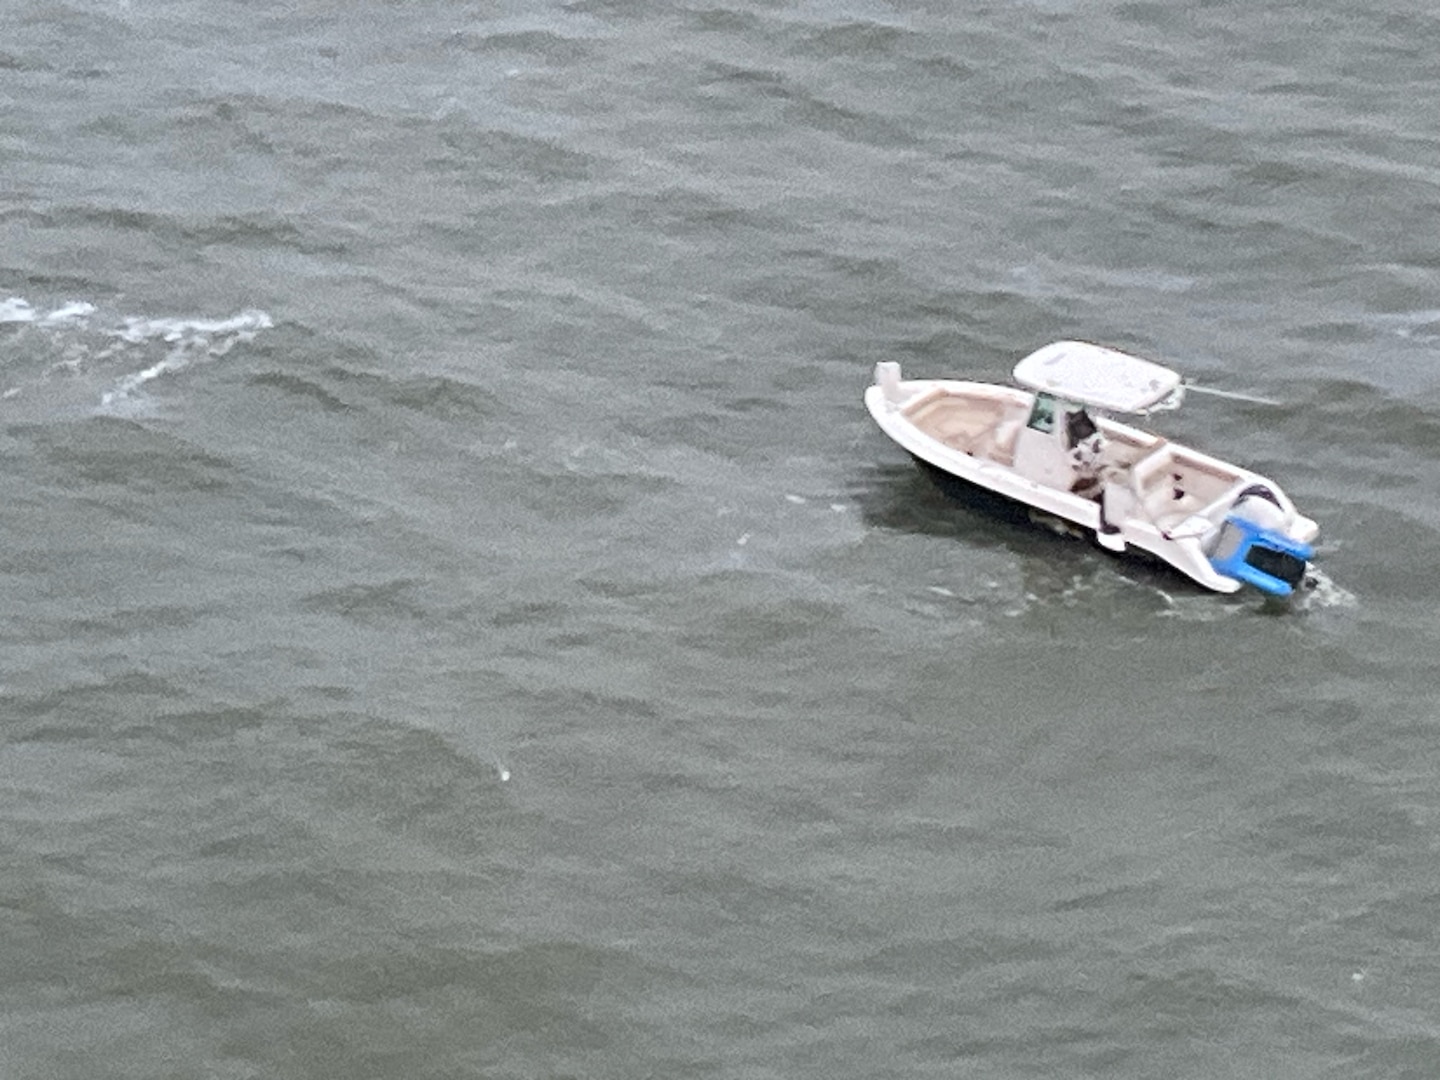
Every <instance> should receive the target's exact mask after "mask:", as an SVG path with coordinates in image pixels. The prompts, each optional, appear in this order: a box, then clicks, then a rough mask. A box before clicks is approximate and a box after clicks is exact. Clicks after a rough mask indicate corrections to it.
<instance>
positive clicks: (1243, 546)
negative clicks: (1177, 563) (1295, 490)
mask: <svg viewBox="0 0 1440 1080" xmlns="http://www.w3.org/2000/svg"><path fill="white" fill-rule="evenodd" d="M1314 554H1315V549H1314V548H1313V547H1311V546H1310V545H1309V544H1306V543H1303V542H1301V541H1299V540H1294V539H1292V538H1291V537H1290V536H1288V535H1287V534H1286V532H1285V512H1284V511H1283V510H1281V509H1280V507H1279V506H1278V505H1277V503H1276V502H1275V497H1274V496H1273V495H1272V494H1271V493H1270V492H1269V490H1267V489H1266V488H1264V487H1263V486H1260V485H1257V486H1255V487H1252V488H1247V489H1246V490H1245V491H1243V492H1241V494H1240V498H1238V499H1236V500H1235V505H1234V506H1232V507H1231V508H1230V512H1229V513H1228V514H1227V515H1226V516H1225V522H1224V524H1222V525H1221V526H1220V531H1219V532H1218V533H1217V534H1216V537H1215V542H1214V546H1213V547H1212V548H1211V550H1210V556H1209V557H1210V565H1211V566H1213V567H1214V568H1215V570H1216V572H1217V573H1220V574H1224V575H1225V576H1226V577H1231V578H1234V579H1235V580H1236V581H1243V582H1245V583H1246V584H1248V585H1254V586H1255V587H1256V588H1257V589H1259V590H1260V591H1261V592H1265V593H1269V594H1270V595H1271V596H1289V595H1291V594H1292V593H1293V592H1294V591H1295V589H1296V588H1297V587H1298V586H1299V585H1300V583H1301V582H1302V581H1304V580H1305V570H1306V567H1307V565H1308V563H1309V560H1310V558H1311V556H1313V555H1314Z"/></svg>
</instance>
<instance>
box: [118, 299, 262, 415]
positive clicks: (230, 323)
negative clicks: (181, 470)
mask: <svg viewBox="0 0 1440 1080" xmlns="http://www.w3.org/2000/svg"><path fill="white" fill-rule="evenodd" d="M274 325H275V324H274V322H273V321H272V320H271V318H270V316H269V315H267V314H266V313H265V312H263V311H256V310H247V311H242V312H240V313H239V314H238V315H233V316H231V317H230V318H227V319H174V318H148V317H142V316H131V317H129V318H127V319H125V320H124V322H123V324H122V326H121V327H120V328H119V329H118V330H112V331H110V334H111V336H112V337H114V338H116V339H118V341H120V342H123V343H124V344H125V345H144V344H146V343H148V342H152V341H163V342H165V343H166V344H168V345H169V346H170V351H169V352H167V353H166V354H165V356H164V357H163V358H161V359H160V360H158V361H156V362H155V363H153V364H151V365H150V366H149V367H146V368H143V369H142V370H140V371H136V372H133V373H131V374H129V375H126V376H124V377H123V378H121V379H120V380H119V381H118V382H116V384H115V385H114V387H112V388H111V389H110V390H108V391H106V392H105V393H104V394H103V395H101V398H100V405H101V408H104V409H112V408H115V407H116V406H119V405H121V404H122V403H124V402H125V401H127V400H128V399H129V398H131V397H132V396H133V395H134V394H135V393H136V391H138V390H140V389H141V388H142V387H144V386H145V384H147V383H149V382H152V381H153V380H155V379H158V378H160V377H161V376H162V375H169V374H173V373H175V372H178V371H183V370H184V369H185V368H187V367H189V366H190V365H191V364H193V363H194V362H195V361H197V360H199V359H206V358H208V359H216V358H219V357H222V356H224V355H225V354H226V353H228V352H229V351H230V350H231V349H233V348H234V347H235V346H236V345H238V344H241V343H244V342H249V341H253V340H254V338H255V335H256V334H258V333H259V332H260V331H262V330H268V329H270V328H271V327H273V326H274ZM115 351H116V350H115V349H113V348H112V349H109V350H106V353H105V354H104V355H110V354H112V353H113V352H115Z"/></svg>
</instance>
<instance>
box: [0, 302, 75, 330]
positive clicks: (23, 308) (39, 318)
mask: <svg viewBox="0 0 1440 1080" xmlns="http://www.w3.org/2000/svg"><path fill="white" fill-rule="evenodd" d="M94 311H95V305H93V304H87V303H84V302H83V301H74V302H72V303H69V304H63V305H61V306H60V307H58V308H56V309H55V310H54V311H36V310H35V308H34V307H33V306H32V305H31V304H30V302H29V301H28V300H24V299H22V298H21V297H18V296H12V297H10V298H9V299H7V300H0V324H4V323H12V324H35V325H39V326H72V325H75V324H78V323H83V322H84V321H85V320H86V319H87V318H89V316H90V315H92V314H93V313H94Z"/></svg>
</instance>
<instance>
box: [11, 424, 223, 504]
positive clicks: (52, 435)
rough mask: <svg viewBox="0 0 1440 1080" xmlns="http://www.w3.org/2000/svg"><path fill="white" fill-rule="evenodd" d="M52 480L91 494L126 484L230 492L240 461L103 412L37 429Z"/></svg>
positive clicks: (171, 491)
mask: <svg viewBox="0 0 1440 1080" xmlns="http://www.w3.org/2000/svg"><path fill="white" fill-rule="evenodd" d="M31 434H32V437H33V439H34V442H35V447H36V449H37V451H38V452H39V456H40V458H41V460H43V461H44V462H45V463H46V465H47V466H48V467H49V471H50V476H49V480H50V482H51V483H53V484H55V485H56V486H57V487H59V488H61V489H64V490H67V491H72V492H77V493H82V492H83V493H84V494H85V495H86V497H87V498H95V497H97V496H100V497H102V498H103V497H104V495H101V493H100V491H97V488H98V489H101V491H104V492H105V494H106V495H108V494H112V493H113V489H120V490H123V491H125V492H128V493H130V494H132V495H155V494H161V493H163V494H165V495H166V496H167V497H170V498H175V497H179V496H182V495H185V494H196V495H215V494H221V493H230V492H232V490H233V489H234V487H235V484H236V483H237V481H238V473H237V471H236V468H235V466H234V465H233V464H232V463H231V462H230V461H228V460H226V459H225V458H223V457H221V456H219V455H217V454H213V453H210V452H209V451H206V450H203V449H201V448H200V447H199V446H198V445H197V444H196V443H194V442H192V441H190V440H188V439H184V438H182V437H180V436H178V435H175V434H171V433H168V432H164V431H158V430H154V429H151V428H147V427H144V426H142V425H140V424H136V423H133V422H131V421H128V420H121V419H118V418H113V417H106V416H97V417H92V418H90V419H87V420H84V421H82V422H79V423H73V424H66V425H63V426H58V427H42V428H34V429H31Z"/></svg>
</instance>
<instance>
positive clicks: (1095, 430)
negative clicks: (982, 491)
mask: <svg viewBox="0 0 1440 1080" xmlns="http://www.w3.org/2000/svg"><path fill="white" fill-rule="evenodd" d="M1014 379H1015V382H1016V383H1018V384H1019V387H1023V389H1021V388H1017V387H1010V386H1000V385H997V384H994V383H983V382H968V381H960V380H952V379H904V378H902V377H901V374H900V365H899V364H897V363H894V362H893V361H882V362H881V363H879V364H876V365H875V383H874V385H873V386H870V387H869V388H867V389H866V391H865V406H866V408H868V409H869V410H870V415H871V416H873V417H874V418H875V422H876V423H877V424H879V425H880V428H881V430H882V431H884V432H885V434H887V435H889V436H890V438H891V439H893V440H894V441H895V442H896V443H898V444H899V445H900V446H901V447H902V448H904V449H905V450H907V451H908V452H909V453H910V454H911V455H912V456H914V457H915V458H916V459H917V460H918V461H921V462H923V463H926V464H928V465H931V466H934V467H935V468H936V469H939V470H941V471H942V472H945V473H948V474H950V475H951V476H954V477H957V478H959V479H961V480H965V481H968V482H970V483H972V484H976V485H978V486H980V487H983V488H987V489H989V490H990V491H994V492H996V493H998V494H1000V495H1003V496H1006V497H1008V498H1010V499H1014V500H1016V501H1017V502H1021V503H1025V504H1028V505H1029V506H1032V507H1034V508H1035V509H1037V510H1039V511H1041V512H1043V513H1045V514H1050V515H1053V516H1055V517H1057V518H1061V519H1063V520H1065V521H1067V522H1070V523H1072V524H1073V525H1076V526H1079V527H1080V528H1081V529H1084V530H1089V531H1091V532H1093V533H1094V536H1095V539H1096V541H1097V542H1098V543H1099V544H1100V545H1101V546H1102V547H1105V548H1108V549H1109V550H1111V551H1115V552H1123V551H1125V550H1126V549H1128V548H1138V549H1140V550H1141V551H1145V552H1149V553H1150V554H1151V555H1153V556H1156V557H1157V558H1160V559H1162V560H1164V561H1165V562H1167V563H1169V564H1170V565H1171V566H1173V567H1175V568H1176V569H1177V570H1179V571H1180V572H1181V573H1183V574H1185V575H1187V576H1188V577H1190V578H1192V579H1193V580H1195V581H1197V582H1199V583H1200V584H1201V585H1203V586H1205V587H1206V588H1209V589H1214V590H1215V591H1217V592H1225V593H1230V592H1235V591H1236V590H1238V589H1240V588H1241V587H1242V586H1244V585H1252V586H1254V587H1255V588H1257V589H1259V590H1261V591H1262V592H1265V593H1268V594H1270V595H1272V596H1282V597H1283V596H1290V595H1291V594H1292V593H1293V592H1294V591H1295V589H1296V588H1298V587H1299V586H1300V585H1301V583H1302V582H1304V581H1305V580H1306V577H1307V569H1308V566H1309V560H1310V559H1311V558H1312V557H1313V554H1314V549H1313V547H1312V544H1313V541H1314V539H1315V536H1316V534H1317V533H1318V532H1319V529H1318V527H1317V526H1316V524H1315V522H1314V521H1312V520H1311V519H1310V518H1308V517H1305V516H1304V515H1302V514H1301V513H1299V512H1298V511H1297V510H1296V509H1295V506H1294V504H1293V503H1292V502H1291V501H1290V499H1289V497H1288V496H1286V494H1285V493H1284V492H1283V491H1282V490H1280V487H1279V485H1277V484H1276V483H1275V482H1274V481H1272V480H1270V479H1268V478H1267V477H1264V476H1261V475H1260V474H1258V473H1254V472H1251V471H1250V470H1248V469H1243V468H1241V467H1239V466H1237V465H1231V464H1230V463H1229V462H1225V461H1221V460H1220V459H1218V458H1213V457H1210V456H1209V455H1207V454H1202V453H1200V452H1199V451H1197V450H1192V449H1190V448H1189V447H1187V446H1181V445H1179V444H1178V443H1173V442H1170V441H1169V440H1167V439H1164V438H1161V437H1160V436H1159V435H1153V434H1151V433H1149V432H1146V431H1141V430H1140V429H1138V428H1134V427H1130V426H1129V425H1127V424H1123V423H1120V422H1119V421H1118V420H1116V419H1114V414H1135V415H1145V414H1147V413H1149V412H1152V411H1156V410H1160V409H1170V408H1174V407H1175V406H1176V405H1178V404H1179V400H1180V397H1181V395H1182V393H1183V390H1184V387H1183V386H1182V383H1181V378H1180V375H1179V374H1178V373H1177V372H1174V371H1171V370H1170V369H1169V368H1166V367H1162V366H1161V365H1159V364H1155V363H1152V362H1151V361H1149V360H1143V359H1141V358H1139V357H1137V356H1131V355H1129V354H1128V353H1123V352H1120V351H1118V350H1115V349H1109V348H1105V347H1103V346H1099V345H1092V344H1089V343H1088V342H1083V341H1058V342H1055V343H1054V344H1051V345H1046V346H1045V347H1044V348H1042V349H1039V350H1037V351H1036V352H1033V353H1031V354H1030V355H1029V356H1027V357H1025V358H1024V359H1023V360H1021V361H1020V363H1019V364H1017V365H1016V367H1015V371H1014Z"/></svg>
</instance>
